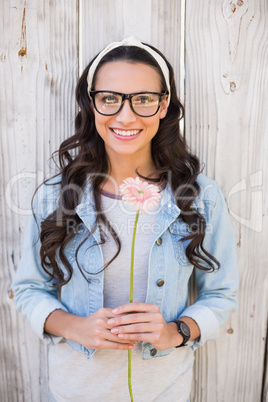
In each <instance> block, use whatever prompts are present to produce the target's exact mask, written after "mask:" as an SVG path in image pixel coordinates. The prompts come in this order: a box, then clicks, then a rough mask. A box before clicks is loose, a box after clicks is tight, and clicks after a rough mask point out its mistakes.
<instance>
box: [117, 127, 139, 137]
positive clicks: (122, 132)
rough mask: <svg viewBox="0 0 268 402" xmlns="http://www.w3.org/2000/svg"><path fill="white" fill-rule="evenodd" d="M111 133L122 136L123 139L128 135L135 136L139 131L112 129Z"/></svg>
mask: <svg viewBox="0 0 268 402" xmlns="http://www.w3.org/2000/svg"><path fill="white" fill-rule="evenodd" d="M112 130H113V132H114V133H115V134H117V135H122V136H123V137H129V136H130V135H136V134H138V133H139V132H140V130H116V129H114V128H113V129H112Z"/></svg>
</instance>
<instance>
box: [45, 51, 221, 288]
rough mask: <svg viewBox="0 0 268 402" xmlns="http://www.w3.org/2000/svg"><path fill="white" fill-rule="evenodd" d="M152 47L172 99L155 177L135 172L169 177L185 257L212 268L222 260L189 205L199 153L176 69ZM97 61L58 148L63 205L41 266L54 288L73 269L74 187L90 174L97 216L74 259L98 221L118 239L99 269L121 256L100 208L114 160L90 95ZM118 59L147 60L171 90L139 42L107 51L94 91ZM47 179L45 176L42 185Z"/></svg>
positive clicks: (157, 143)
mask: <svg viewBox="0 0 268 402" xmlns="http://www.w3.org/2000/svg"><path fill="white" fill-rule="evenodd" d="M148 46H149V45H148ZM150 47H151V48H152V49H154V50H155V51H156V52H157V53H159V54H160V55H161V56H162V57H163V59H164V60H165V61H166V64H167V66H168V69H169V75H170V104H169V107H168V111H167V114H166V116H165V118H163V119H161V120H160V124H159V129H158V132H157V133H156V135H155V136H154V138H153V139H152V142H151V154H152V158H153V161H154V163H155V166H156V171H155V172H154V176H153V177H154V179H153V178H152V177H144V176H142V175H140V174H139V172H137V174H138V175H139V176H140V177H142V178H144V179H146V180H150V181H155V182H159V183H161V182H164V181H167V180H168V182H169V184H170V186H171V188H172V191H173V193H174V195H175V200H176V203H177V205H178V207H179V208H180V209H181V214H180V217H181V219H182V220H183V221H184V222H185V223H186V224H187V225H188V227H189V233H190V234H189V235H187V236H186V237H184V238H183V239H182V241H185V240H189V244H188V245H187V247H186V256H187V258H188V260H189V262H190V263H191V264H193V265H194V266H195V267H196V268H199V269H201V270H206V271H214V270H215V269H217V268H219V266H220V264H219V262H218V261H217V260H216V258H215V257H213V256H212V255H211V254H210V253H209V252H208V251H206V250H205V249H204V247H203V241H204V237H205V230H206V222H205V219H204V217H203V216H202V215H201V214H200V213H199V212H198V211H197V210H194V209H192V208H191V205H192V203H193V201H194V200H195V199H196V197H197V196H198V194H199V193H200V187H199V185H198V183H197V181H196V179H197V176H198V174H199V173H200V162H199V159H198V158H197V156H195V155H194V154H192V153H191V152H190V150H189V149H188V147H187V145H186V141H185V139H184V138H183V136H182V135H181V133H180V128H179V120H180V119H181V118H182V117H183V114H184V109H183V106H182V104H181V103H180V101H179V99H178V96H177V92H176V86H175V81H174V73H173V69H172V67H171V65H170V63H169V62H168V61H167V60H166V58H165V57H164V56H163V55H162V53H161V52H159V50H157V49H156V48H154V47H153V46H150ZM94 60H95V59H93V60H92V61H91V62H90V63H89V65H88V66H87V67H86V68H85V70H84V72H83V73H82V75H81V77H80V79H79V81H78V83H77V87H76V100H77V103H78V106H79V111H78V113H77V116H76V119H75V133H74V135H73V136H71V137H70V138H68V139H66V140H65V141H63V142H62V144H61V145H60V148H59V150H58V151H57V152H56V155H57V157H58V160H59V166H60V174H61V175H60V176H59V182H58V183H57V184H60V187H61V190H62V191H61V193H60V198H59V204H58V207H57V209H56V210H55V211H54V212H53V213H51V214H50V215H49V216H48V217H47V218H46V219H45V220H43V221H42V223H41V231H40V241H41V249H40V257H41V265H42V267H43V269H44V270H45V271H46V272H47V273H48V274H49V276H50V277H51V279H53V282H55V285H54V286H55V287H61V286H63V285H65V284H66V283H68V282H69V281H70V279H71V277H72V273H73V268H72V266H71V264H70V263H69V261H68V259H67V257H66V255H65V252H64V251H65V247H66V245H67V244H68V243H69V242H70V241H71V239H72V238H73V237H74V235H75V233H76V227H78V226H79V225H80V224H81V220H80V218H79V216H78V215H77V214H76V213H75V208H76V206H77V205H78V204H79V202H80V198H81V197H80V196H79V192H77V190H76V189H77V188H80V189H82V190H83V189H84V188H85V185H86V184H87V178H88V177H89V176H90V177H91V184H92V191H93V196H94V201H95V209H96V216H97V218H96V221H95V225H94V227H93V229H92V230H91V232H90V233H89V234H88V236H87V237H86V238H85V239H84V240H83V242H82V243H81V244H80V245H79V246H78V248H77V250H76V261H77V254H78V250H79V248H80V247H81V245H82V244H83V243H84V242H85V241H86V240H87V239H88V238H89V237H90V236H91V235H92V233H93V232H94V230H95V229H96V227H97V225H100V224H101V223H102V224H104V225H105V226H106V227H107V228H108V230H109V231H110V233H111V235H112V236H113V238H114V241H115V242H116V244H117V252H116V254H115V255H114V257H113V258H112V259H111V260H110V261H109V262H108V263H107V264H106V265H105V266H104V267H102V269H101V270H103V269H105V268H106V267H107V266H108V265H109V264H110V263H111V262H112V261H113V260H114V259H115V258H116V257H117V256H118V254H119V253H120V249H121V242H120V239H119V237H118V235H117V233H116V232H115V230H114V229H113V228H112V226H111V225H110V224H109V221H108V220H107V218H106V216H105V214H104V212H102V209H101V185H103V184H104V180H105V175H108V174H109V171H110V163H109V159H108V156H107V154H106V152H105V147H104V141H103V140H102V138H101V137H100V135H99V134H98V132H97V130H96V127H95V119H94V113H93V110H92V105H91V102H90V98H89V95H88V86H87V74H88V70H89V68H90V66H91V64H92V63H93V61H94ZM118 61H127V62H129V63H143V64H146V65H149V66H151V67H153V68H154V69H156V71H157V72H158V74H159V76H160V78H161V85H162V89H161V91H162V92H166V91H167V86H166V83H165V79H164V76H163V74H162V71H161V69H160V67H159V65H158V63H157V62H156V60H155V59H154V58H153V57H152V56H151V55H150V53H149V52H147V51H146V50H144V49H141V48H139V47H136V46H120V47H117V48H115V49H113V50H111V51H110V52H109V53H107V54H106V55H105V56H104V57H103V58H102V59H101V61H100V63H99V65H98V67H97V69H96V71H95V74H94V77H93V82H92V90H93V89H94V85H95V83H96V78H97V75H98V71H99V70H100V69H101V67H102V66H103V65H104V64H105V63H109V62H118ZM100 173H101V174H100ZM46 183H47V180H46V181H45V182H44V184H46ZM63 189H64V191H63ZM59 213H60V216H61V224H60V225H59V222H58V221H57V217H58V216H59ZM70 219H71V220H72V222H73V224H72V229H73V230H69V229H68V227H69V225H68V222H69V221H70ZM104 241H105V238H104V236H101V244H102V243H103V242H104ZM56 256H58V257H59V258H60V260H61V262H62V264H63V265H64V267H65V273H64V272H63V270H62V269H61V268H60V267H59V265H58V263H57V257H56ZM77 265H78V267H79V269H80V271H81V273H82V275H83V276H84V278H85V279H86V280H88V279H87V277H86V275H85V270H84V269H82V268H81V267H80V265H79V263H78V261H77ZM99 272H100V271H99ZM66 273H67V274H66ZM88 281H90V280H88Z"/></svg>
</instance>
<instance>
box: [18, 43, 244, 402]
mask: <svg viewBox="0 0 268 402" xmlns="http://www.w3.org/2000/svg"><path fill="white" fill-rule="evenodd" d="M76 97H77V102H78V105H79V108H80V110H79V112H78V114H77V117H76V121H75V126H76V131H75V134H74V135H73V136H72V137H71V138H68V139H67V140H65V141H64V142H63V143H62V144H61V146H60V149H59V161H60V168H61V171H60V175H59V176H56V177H54V178H53V179H51V180H49V181H47V182H45V183H44V184H43V185H42V186H41V187H40V188H39V189H38V191H37V194H36V196H35V198H34V206H33V210H34V216H35V219H36V221H35V220H34V218H32V219H31V220H30V223H29V226H28V229H27V231H26V239H25V249H24V253H23V256H22V260H21V263H20V266H19V269H18V272H17V275H16V277H15V280H14V283H13V288H14V293H15V302H16V306H17V308H18V310H20V311H22V313H23V314H24V315H25V316H26V317H27V319H28V320H29V321H30V323H31V325H32V327H33V328H34V330H35V331H36V332H37V334H38V335H39V336H40V337H41V338H42V339H44V340H45V341H46V342H47V343H50V344H51V347H50V349H49V373H50V379H49V385H50V392H51V395H50V397H51V400H56V401H69V400H70V401H72V400H73V401H97V400H99V399H100V398H101V400H102V401H125V400H129V396H128V385H127V370H128V369H127V354H126V350H129V349H132V388H133V395H134V400H137V401H167V400H170V401H187V400H188V398H189V394H190V387H191V378H192V367H193V359H194V356H193V352H194V350H195V349H196V348H197V347H199V346H200V345H203V344H204V343H205V342H206V341H208V340H215V339H216V338H217V337H218V333H219V326H220V325H221V324H222V323H223V322H224V321H225V320H226V319H227V318H228V317H229V315H230V313H231V312H232V311H234V310H235V309H236V308H237V298H236V291H237V285H238V279H237V268H236V257H235V245H234V237H233V233H232V228H231V225H230V222H229V218H228V213H227V208H226V205H225V203H224V199H223V196H222V194H221V192H220V190H219V188H218V186H217V185H216V183H215V182H214V181H212V180H210V179H208V178H206V177H205V176H204V175H202V174H201V173H200V165H199V160H198V158H197V157H196V156H195V155H193V154H192V153H191V152H190V151H189V150H188V149H187V146H186V143H185V141H184V139H183V138H182V136H181V135H180V132H179V119H180V118H181V117H182V115H183V107H182V105H181V103H180V102H179V100H178V98H177V94H176V88H175V82H174V74H173V70H172V67H171V66H170V64H169V63H168V61H167V60H166V59H165V57H164V56H163V55H162V54H161V53H160V52H159V51H158V50H157V49H155V48H153V47H152V46H148V45H144V44H142V43H141V42H139V41H138V40H137V39H135V38H128V39H126V40H124V41H122V42H115V43H112V44H111V45H109V46H107V48H105V49H104V50H103V51H102V52H101V53H100V54H99V55H98V56H97V57H96V58H95V59H94V60H93V61H92V62H91V63H90V64H89V65H88V66H87V68H86V69H85V71H84V72H83V74H82V76H81V78H80V80H79V82H78V85H77V89H76ZM137 176H139V177H140V178H141V179H142V180H146V181H148V182H150V183H154V184H155V185H157V186H158V187H159V192H160V194H161V201H160V204H159V207H158V208H156V209H154V210H153V211H151V213H147V214H146V213H145V214H142V216H141V219H140V226H139V227H138V233H137V239H136V255H135V273H134V303H131V304H130V303H128V300H129V263H130V248H131V237H132V230H133V221H134V218H135V213H134V212H132V210H131V208H128V207H127V206H125V205H123V203H122V199H121V198H122V197H121V196H120V194H119V186H120V185H121V184H122V182H123V180H124V179H126V178H127V177H133V178H135V177H137ZM133 214H134V215H133ZM36 223H37V224H36ZM38 228H39V229H40V235H39V231H38ZM192 273H194V274H195V276H196V279H197V284H198V288H199V295H198V298H197V300H196V302H195V303H194V304H193V305H191V306H188V303H187V300H188V283H189V278H190V276H191V275H192ZM129 313H132V314H129ZM85 355H86V356H87V359H86V358H85Z"/></svg>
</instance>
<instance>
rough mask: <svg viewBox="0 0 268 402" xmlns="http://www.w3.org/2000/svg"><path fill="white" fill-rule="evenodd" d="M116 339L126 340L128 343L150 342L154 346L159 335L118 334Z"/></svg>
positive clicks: (143, 333) (144, 333)
mask: <svg viewBox="0 0 268 402" xmlns="http://www.w3.org/2000/svg"><path fill="white" fill-rule="evenodd" d="M118 338H119V339H120V340H123V339H125V340H128V342H134V341H138V342H140V341H141V342H150V343H151V344H154V343H155V342H156V341H158V340H159V334H156V333H152V332H148V333H146V332H142V333H141V332H140V333H137V334H118Z"/></svg>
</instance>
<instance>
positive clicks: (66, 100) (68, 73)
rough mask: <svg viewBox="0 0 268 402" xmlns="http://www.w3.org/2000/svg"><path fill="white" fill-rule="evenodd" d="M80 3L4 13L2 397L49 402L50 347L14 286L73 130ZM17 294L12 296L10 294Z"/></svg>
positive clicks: (18, 6)
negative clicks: (57, 154)
mask: <svg viewBox="0 0 268 402" xmlns="http://www.w3.org/2000/svg"><path fill="white" fill-rule="evenodd" d="M77 23H78V10H77V2H76V1H75V0H72V1H70V2H63V1H60V2H53V3H52V2H48V1H40V2H36V1H33V0H28V1H27V2H24V1H19V0H14V1H12V4H11V3H10V2H4V4H3V7H2V15H1V18H0V24H1V25H0V32H1V39H2V41H1V43H2V45H1V48H0V86H1V92H0V112H1V117H2V135H1V140H0V155H1V157H2V159H1V185H0V199H1V201H2V202H1V216H0V227H1V229H2V230H1V250H0V260H1V270H0V320H1V336H0V350H1V353H0V371H1V374H2V375H1V378H0V400H1V401H24V400H27V401H42V400H43V401H45V400H47V399H48V389H47V348H46V347H45V345H44V344H43V343H41V342H40V341H39V339H38V338H37V336H36V335H35V334H34V333H33V331H32V330H31V329H30V327H29V325H28V324H27V323H26V322H25V320H24V319H22V317H21V316H20V315H18V314H17V313H16V312H15V310H14V305H13V302H12V299H10V298H9V297H8V290H9V288H10V285H11V280H12V277H13V275H14V273H15V270H16V267H17V265H18V262H19V259H20V255H21V247H22V233H23V231H24V227H25V224H26V221H27V218H28V216H27V211H26V210H29V208H30V200H31V195H32V193H33V190H34V188H35V187H36V185H37V183H38V182H39V183H40V182H41V181H42V180H43V178H44V177H46V176H47V175H50V174H52V173H53V171H54V167H53V164H52V163H51V164H50V165H49V164H48V163H47V160H48V159H49V157H50V155H51V153H52V152H53V151H55V150H56V149H57V148H58V146H59V144H60V143H61V142H62V140H63V139H64V138H66V137H67V136H69V135H71V133H72V131H73V119H74V110H75V102H74V85H75V83H76V80H77V75H78V55H77V43H78V27H77ZM9 296H11V297H12V294H11V293H9Z"/></svg>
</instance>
